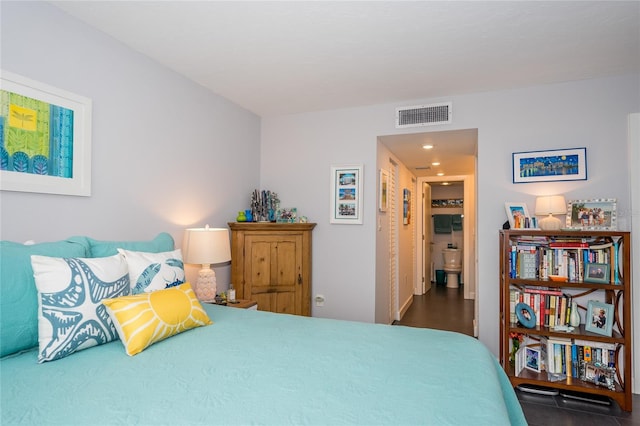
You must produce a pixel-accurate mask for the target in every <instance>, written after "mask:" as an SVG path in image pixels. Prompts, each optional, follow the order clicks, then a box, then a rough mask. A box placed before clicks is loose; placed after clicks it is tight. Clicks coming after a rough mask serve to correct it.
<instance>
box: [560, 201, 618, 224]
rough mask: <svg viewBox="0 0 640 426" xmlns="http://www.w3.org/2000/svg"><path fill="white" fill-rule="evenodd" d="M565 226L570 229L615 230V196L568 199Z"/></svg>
mask: <svg viewBox="0 0 640 426" xmlns="http://www.w3.org/2000/svg"><path fill="white" fill-rule="evenodd" d="M567 204H568V205H567V217H566V220H565V226H566V227H567V228H571V229H582V230H589V231H590V230H594V231H615V230H616V229H618V228H617V216H618V215H617V208H616V199H615V198H598V199H593V200H570V201H569V202H568V203H567Z"/></svg>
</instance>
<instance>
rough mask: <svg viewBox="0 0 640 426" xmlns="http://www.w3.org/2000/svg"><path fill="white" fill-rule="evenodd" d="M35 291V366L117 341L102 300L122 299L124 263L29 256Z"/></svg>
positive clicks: (112, 258) (119, 258) (117, 257)
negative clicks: (36, 296)
mask: <svg viewBox="0 0 640 426" xmlns="http://www.w3.org/2000/svg"><path fill="white" fill-rule="evenodd" d="M31 266H32V268H33V276H34V278H35V282H36V287H37V289H38V344H39V351H38V362H40V363H42V362H45V361H53V360H56V359H60V358H64V357H65V356H67V355H70V354H72V353H74V352H77V351H79V350H82V349H87V348H90V347H92V346H97V345H101V344H103V343H107V342H111V341H112V340H116V339H118V333H117V331H116V329H115V327H114V325H113V322H112V320H111V318H110V317H109V314H108V312H107V310H106V309H105V306H104V305H103V304H102V303H101V302H102V300H103V299H105V298H111V297H119V296H126V295H127V294H129V293H130V291H131V290H130V289H131V285H130V283H129V275H128V268H127V262H126V261H125V260H124V258H123V257H122V256H121V255H119V254H117V255H115V256H110V257H100V258H91V259H86V258H60V257H47V256H37V255H32V256H31Z"/></svg>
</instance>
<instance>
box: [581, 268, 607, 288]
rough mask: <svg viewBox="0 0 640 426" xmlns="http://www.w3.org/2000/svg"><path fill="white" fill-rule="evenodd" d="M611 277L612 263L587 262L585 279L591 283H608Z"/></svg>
mask: <svg viewBox="0 0 640 426" xmlns="http://www.w3.org/2000/svg"><path fill="white" fill-rule="evenodd" d="M609 278H610V265H609V264H607V263H585V265H584V281H585V282H590V283H605V284H608V283H609V282H610V281H609Z"/></svg>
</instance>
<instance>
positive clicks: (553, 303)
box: [509, 287, 573, 328]
mask: <svg viewBox="0 0 640 426" xmlns="http://www.w3.org/2000/svg"><path fill="white" fill-rule="evenodd" d="M518 303H524V304H526V305H528V306H529V307H530V308H531V309H532V310H533V312H534V314H535V316H536V318H535V325H536V327H550V328H554V327H557V326H566V325H569V322H570V318H571V309H572V306H573V296H572V295H570V294H565V293H562V292H561V291H559V290H548V289H542V288H536V287H534V288H525V289H524V291H523V290H520V289H518V288H512V289H510V293H509V314H510V317H509V320H510V322H511V323H512V324H515V323H517V322H518V317H517V314H516V305H517V304H518Z"/></svg>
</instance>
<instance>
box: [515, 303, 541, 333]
mask: <svg viewBox="0 0 640 426" xmlns="http://www.w3.org/2000/svg"><path fill="white" fill-rule="evenodd" d="M515 310H516V312H515V313H516V318H517V319H518V322H519V323H520V324H521V325H522V326H523V327H525V328H534V327H535V326H536V313H535V312H534V311H533V309H532V308H531V306H529V305H527V304H526V303H522V302H520V303H518V304H517V305H516V307H515Z"/></svg>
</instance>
